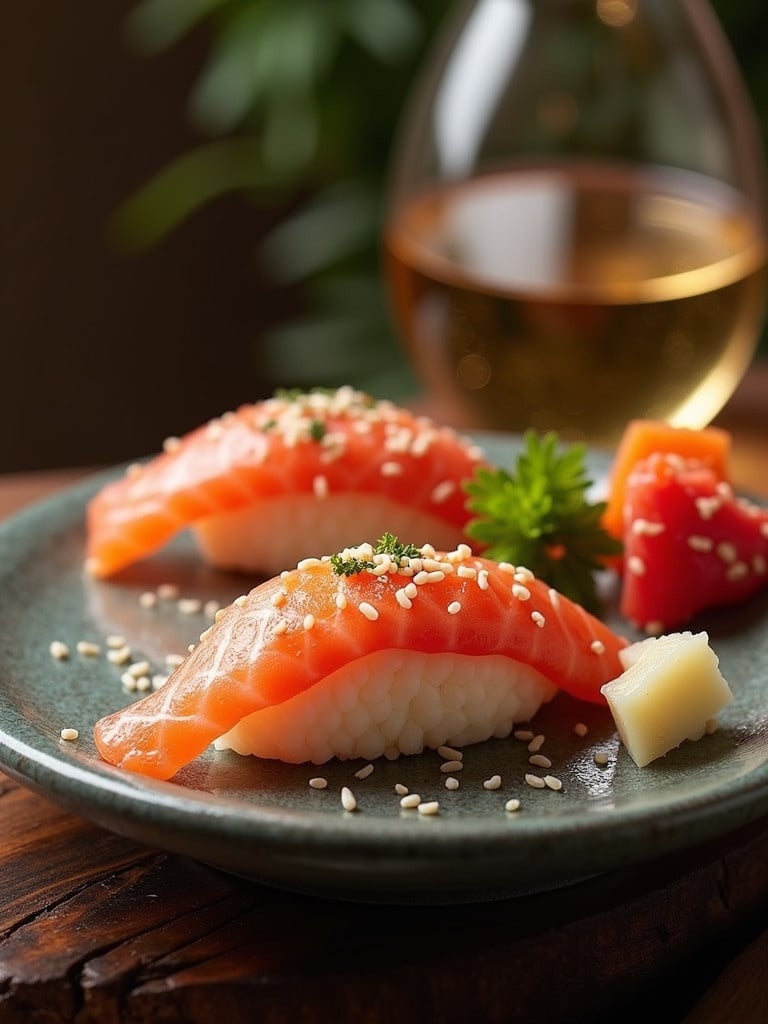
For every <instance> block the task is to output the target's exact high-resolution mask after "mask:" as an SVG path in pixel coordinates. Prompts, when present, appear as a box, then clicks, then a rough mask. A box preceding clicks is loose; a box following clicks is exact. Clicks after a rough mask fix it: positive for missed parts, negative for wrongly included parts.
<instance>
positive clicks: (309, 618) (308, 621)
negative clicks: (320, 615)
mask: <svg viewBox="0 0 768 1024" xmlns="http://www.w3.org/2000/svg"><path fill="white" fill-rule="evenodd" d="M314 625H315V616H314V615H305V616H304V621H303V622H302V626H303V627H304V629H313V628H314Z"/></svg>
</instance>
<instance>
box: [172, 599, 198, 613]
mask: <svg viewBox="0 0 768 1024" xmlns="http://www.w3.org/2000/svg"><path fill="white" fill-rule="evenodd" d="M176 607H177V608H178V609H179V611H180V612H181V614H182V615H197V614H198V612H200V611H202V608H203V602H202V601H201V600H200V598H199V597H182V598H180V599H179V600H178V601H177V602H176Z"/></svg>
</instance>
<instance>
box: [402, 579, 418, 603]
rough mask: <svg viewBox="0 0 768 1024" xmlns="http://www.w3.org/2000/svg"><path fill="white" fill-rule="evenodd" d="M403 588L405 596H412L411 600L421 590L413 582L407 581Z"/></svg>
mask: <svg viewBox="0 0 768 1024" xmlns="http://www.w3.org/2000/svg"><path fill="white" fill-rule="evenodd" d="M403 590H405V596H406V597H410V599H411V600H413V599H414V597H416V595H417V594H418V592H419V588H418V587H417V586H416V584H415V583H413V582H411V583H406V585H405V586H404V587H403Z"/></svg>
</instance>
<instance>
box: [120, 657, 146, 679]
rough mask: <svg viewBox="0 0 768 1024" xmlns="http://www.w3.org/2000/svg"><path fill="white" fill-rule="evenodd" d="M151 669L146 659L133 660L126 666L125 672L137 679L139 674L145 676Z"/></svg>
mask: <svg viewBox="0 0 768 1024" xmlns="http://www.w3.org/2000/svg"><path fill="white" fill-rule="evenodd" d="M150 669H151V666H150V664H149V662H148V661H134V662H133V663H132V664H131V665H129V666H128V668H127V670H126V671H127V672H128V674H129V675H132V676H133V678H134V679H138V678H139V676H145V675H146V674H147V673H148V672H149V671H150Z"/></svg>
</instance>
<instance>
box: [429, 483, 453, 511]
mask: <svg viewBox="0 0 768 1024" xmlns="http://www.w3.org/2000/svg"><path fill="white" fill-rule="evenodd" d="M455 490H456V484H455V482H454V481H453V480H443V481H442V482H441V483H439V484H437V486H436V487H433V488H432V494H431V495H430V499H431V501H432V502H433V503H434V504H435V505H442V503H443V502H444V501H447V500H448V498H450V496H451V495H452V494H453V492H454V491H455Z"/></svg>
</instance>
